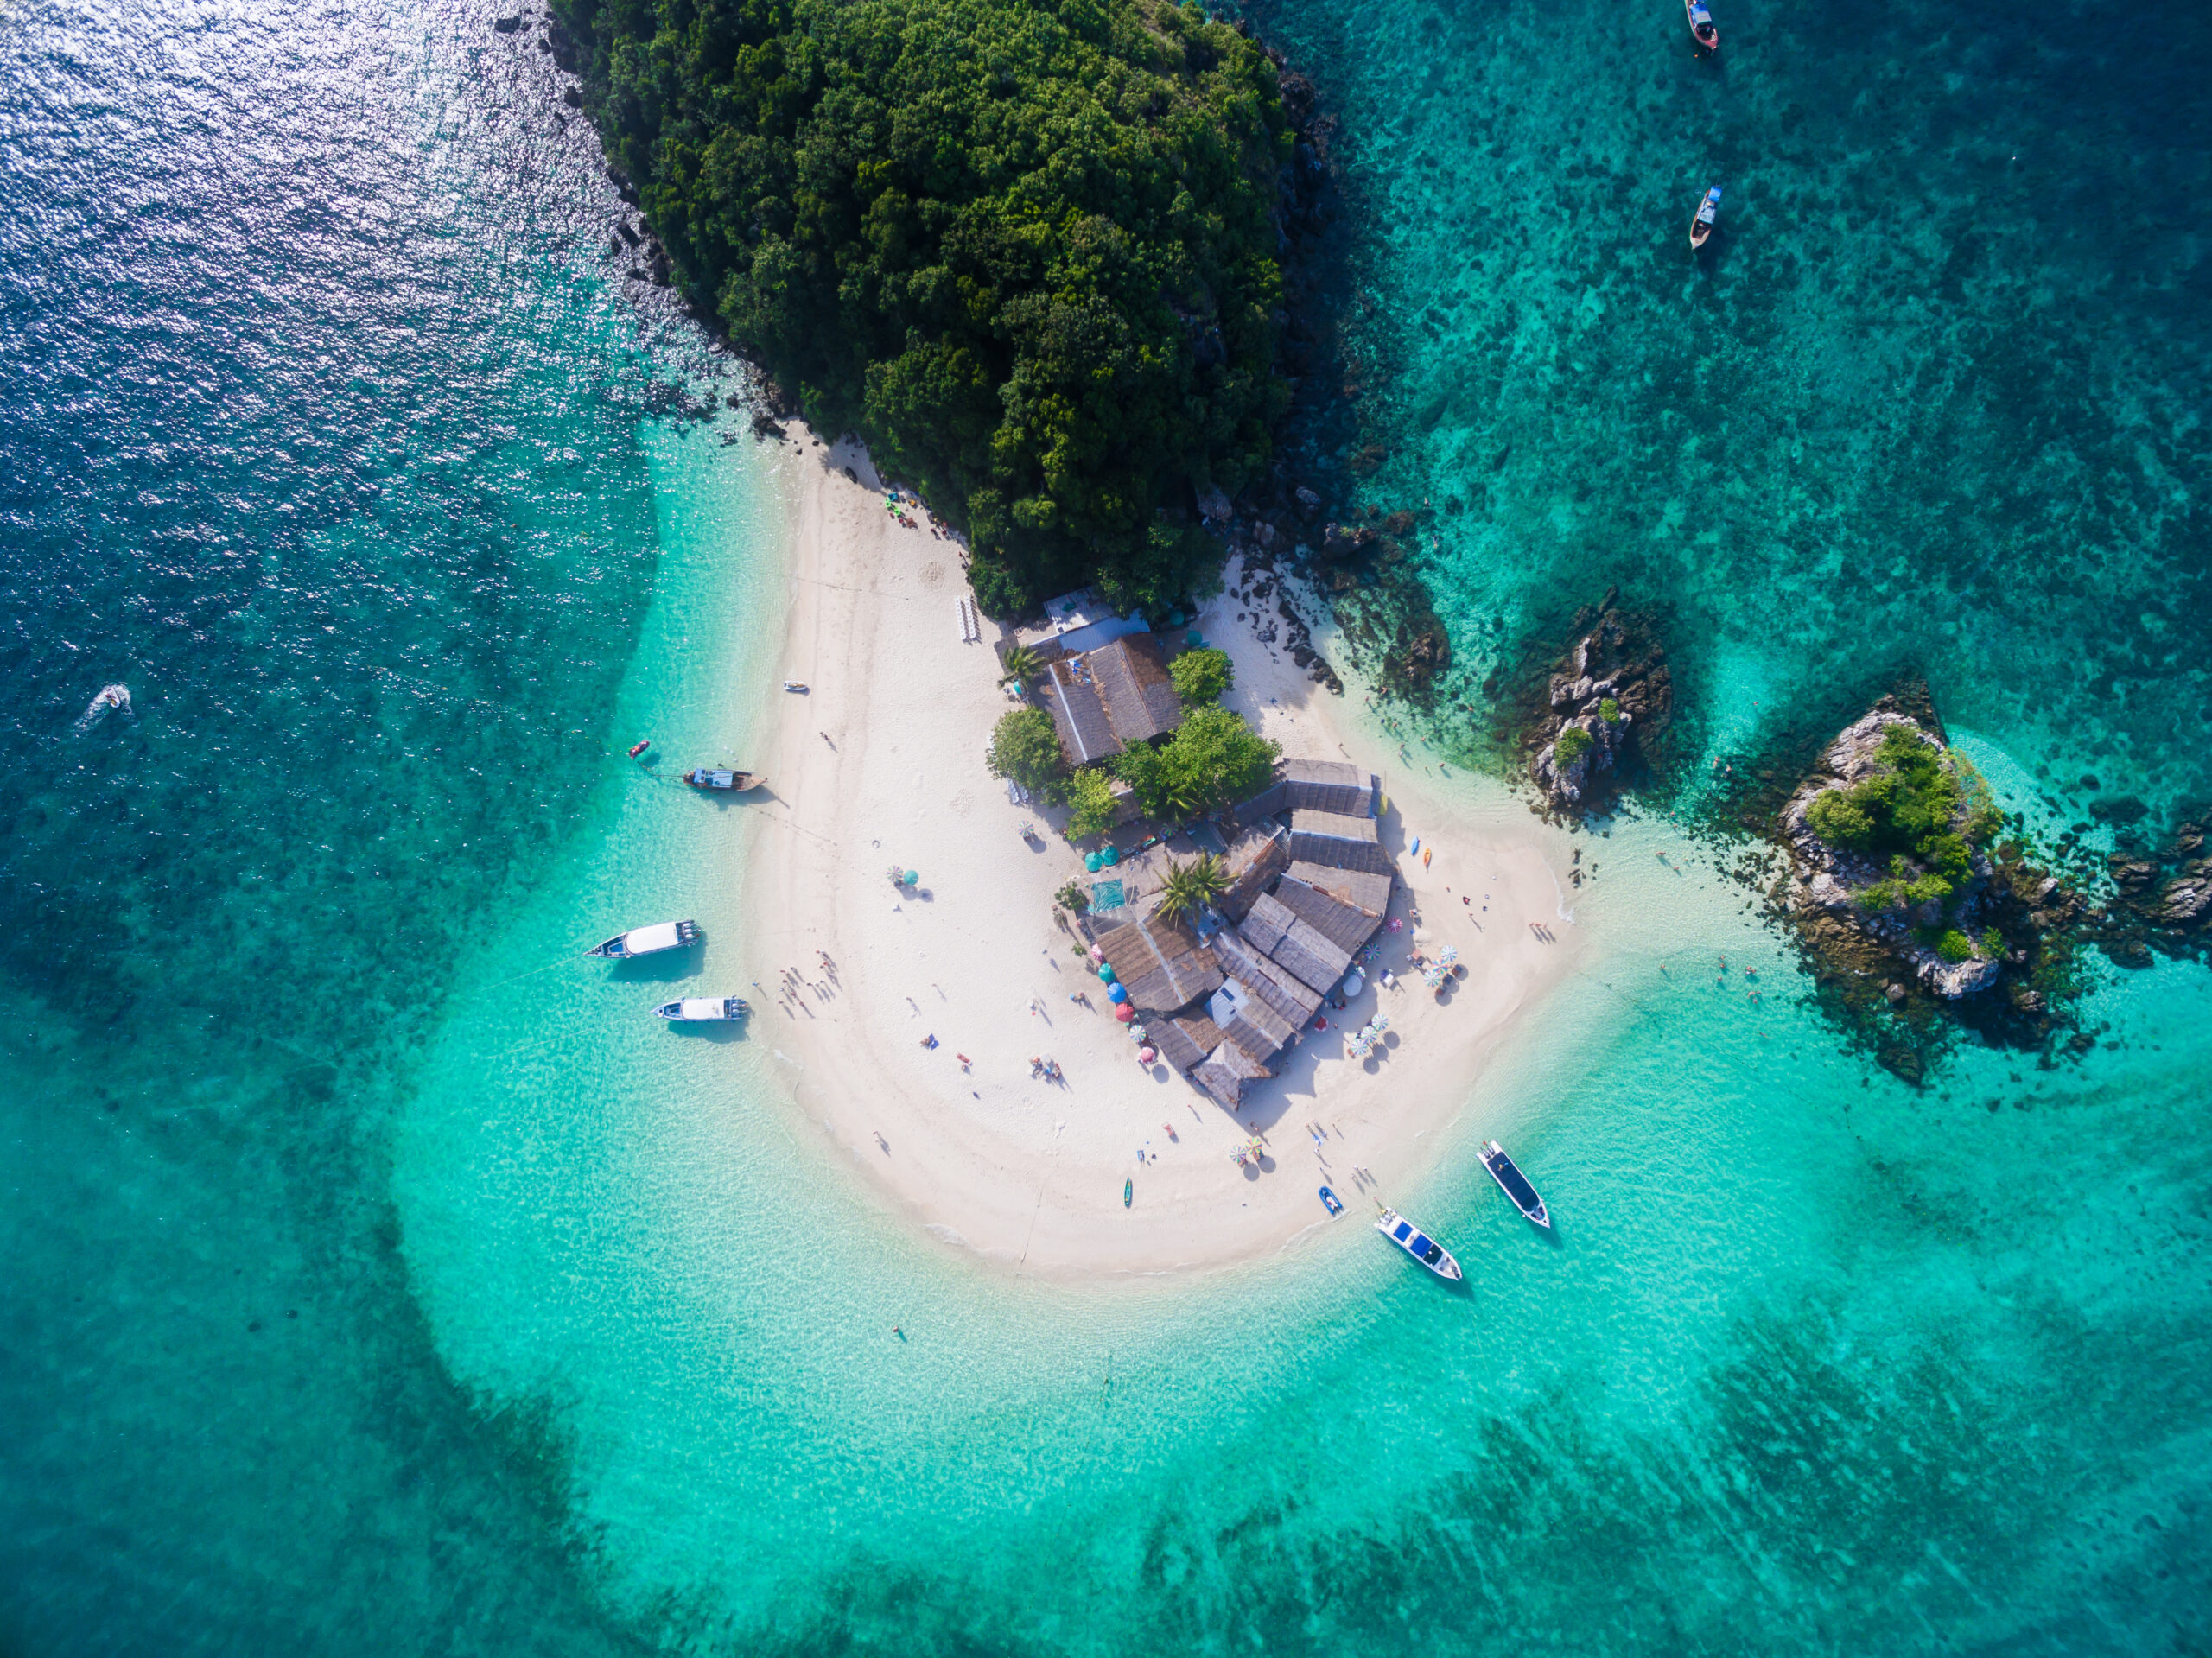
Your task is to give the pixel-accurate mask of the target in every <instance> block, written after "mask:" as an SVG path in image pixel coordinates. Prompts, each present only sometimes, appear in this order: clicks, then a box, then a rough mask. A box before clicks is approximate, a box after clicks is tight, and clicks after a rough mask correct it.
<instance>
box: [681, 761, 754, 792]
mask: <svg viewBox="0 0 2212 1658" xmlns="http://www.w3.org/2000/svg"><path fill="white" fill-rule="evenodd" d="M683 780H684V781H685V782H686V783H688V784H690V785H691V786H692V787H693V788H695V789H734V790H735V791H737V792H738V793H740V794H743V793H744V792H745V791H747V789H757V788H759V787H760V785H762V784H764V783H766V781H767V780H768V779H767V778H764V777H762V776H761V775H760V773H759V772H738V771H733V770H731V769H730V768H729V767H728V766H715V765H697V766H694V767H693V768H692V769H691V770H690V771H689V772H685V773H684V774H683Z"/></svg>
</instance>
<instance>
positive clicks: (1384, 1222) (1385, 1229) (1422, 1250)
mask: <svg viewBox="0 0 2212 1658" xmlns="http://www.w3.org/2000/svg"><path fill="white" fill-rule="evenodd" d="M1375 1229H1376V1231H1378V1232H1380V1233H1381V1234H1382V1235H1383V1236H1384V1237H1386V1238H1388V1239H1389V1240H1390V1242H1393V1243H1395V1244H1396V1245H1397V1246H1398V1248H1401V1249H1403V1250H1404V1251H1405V1252H1406V1253H1407V1254H1408V1255H1411V1256H1412V1257H1413V1258H1414V1260H1415V1261H1419V1262H1421V1265H1422V1266H1424V1267H1427V1268H1428V1269H1429V1271H1431V1272H1433V1273H1434V1274H1436V1275H1437V1276H1438V1277H1439V1278H1445V1279H1449V1280H1451V1281H1452V1282H1453V1283H1454V1284H1456V1283H1458V1282H1459V1281H1460V1280H1461V1279H1463V1278H1464V1277H1465V1276H1466V1274H1464V1273H1462V1272H1461V1271H1460V1270H1459V1262H1458V1261H1454V1260H1452V1252H1451V1251H1450V1250H1449V1249H1447V1248H1445V1247H1444V1246H1443V1245H1442V1244H1440V1243H1439V1242H1437V1241H1436V1240H1435V1239H1433V1238H1432V1237H1429V1236H1426V1235H1424V1234H1423V1233H1422V1231H1421V1228H1419V1227H1418V1226H1415V1225H1414V1223H1412V1222H1411V1221H1409V1220H1408V1219H1406V1217H1404V1216H1402V1215H1401V1214H1399V1213H1398V1211H1397V1210H1395V1209H1386V1210H1383V1213H1382V1215H1381V1217H1379V1218H1377V1220H1376V1223H1375Z"/></svg>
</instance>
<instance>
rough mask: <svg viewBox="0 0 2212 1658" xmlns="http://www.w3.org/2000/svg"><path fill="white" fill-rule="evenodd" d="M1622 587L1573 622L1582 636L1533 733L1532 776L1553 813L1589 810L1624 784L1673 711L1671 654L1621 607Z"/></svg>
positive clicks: (1554, 682) (1555, 680)
mask: <svg viewBox="0 0 2212 1658" xmlns="http://www.w3.org/2000/svg"><path fill="white" fill-rule="evenodd" d="M1618 597H1619V590H1618V588H1615V589H1611V590H1610V591H1608V592H1607V593H1606V594H1605V599H1604V600H1603V601H1602V602H1601V603H1600V604H1599V607H1598V608H1597V610H1596V611H1594V612H1592V611H1588V610H1585V611H1584V612H1582V613H1580V614H1579V615H1578V616H1577V617H1576V618H1575V627H1576V632H1577V633H1578V635H1579V637H1578V638H1576V639H1575V642H1574V645H1573V648H1572V649H1571V650H1569V651H1568V652H1567V658H1566V661H1565V662H1564V663H1563V664H1562V665H1561V666H1560V669H1559V670H1558V671H1557V672H1555V673H1554V674H1553V675H1552V678H1551V694H1550V704H1549V709H1548V713H1547V714H1546V715H1542V716H1541V717H1540V718H1539V720H1538V721H1537V725H1536V728H1535V731H1534V732H1533V733H1532V734H1530V739H1529V740H1532V741H1533V743H1534V745H1535V755H1534V757H1533V758H1532V759H1531V760H1530V761H1529V775H1530V776H1531V777H1532V778H1534V779H1535V785H1536V786H1537V788H1539V789H1541V791H1543V793H1544V797H1545V799H1546V800H1547V801H1548V803H1549V804H1550V805H1551V807H1552V808H1553V810H1557V811H1562V812H1582V811H1587V810H1592V809H1593V808H1594V807H1596V806H1597V805H1599V804H1602V802H1603V801H1604V800H1605V797H1607V796H1609V795H1610V794H1611V792H1612V791H1614V790H1616V789H1618V787H1619V786H1620V784H1621V780H1622V774H1623V772H1624V771H1625V770H1626V769H1627V767H1628V765H1629V764H1630V761H1631V760H1632V759H1637V758H1648V754H1649V744H1650V742H1651V740H1653V739H1654V738H1655V737H1656V735H1657V734H1658V733H1659V732H1660V731H1661V730H1662V729H1663V728H1664V727H1665V725H1666V722H1667V721H1668V718H1669V715H1671V714H1672V712H1673V708H1674V685H1673V681H1672V678H1671V677H1670V675H1669V672H1668V669H1667V657H1666V652H1665V651H1663V650H1662V649H1661V648H1660V646H1659V645H1658V642H1657V640H1656V638H1652V637H1650V635H1649V631H1648V630H1647V629H1646V628H1644V627H1643V626H1642V625H1641V624H1640V623H1639V622H1638V621H1637V619H1635V618H1632V617H1630V616H1628V615H1626V614H1624V613H1623V612H1621V611H1620V610H1619V609H1618V607H1617V603H1616V601H1617V600H1618Z"/></svg>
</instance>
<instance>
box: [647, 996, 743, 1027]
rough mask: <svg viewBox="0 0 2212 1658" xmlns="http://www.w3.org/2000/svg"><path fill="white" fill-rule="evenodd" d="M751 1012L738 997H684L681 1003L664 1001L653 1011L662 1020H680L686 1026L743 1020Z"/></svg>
mask: <svg viewBox="0 0 2212 1658" xmlns="http://www.w3.org/2000/svg"><path fill="white" fill-rule="evenodd" d="M752 1011H753V1010H752V1008H750V1007H747V1006H746V1004H745V1001H744V1000H743V999H742V998H741V997H738V996H686V997H684V999H683V1001H664V1002H663V1003H661V1005H660V1006H659V1007H656V1008H654V1009H653V1012H655V1013H658V1014H659V1015H660V1016H661V1017H662V1018H663V1019H674V1020H683V1021H684V1022H685V1023H686V1024H696V1023H697V1022H698V1021H700V1020H713V1019H743V1018H744V1017H745V1016H746V1015H747V1013H751V1012H752Z"/></svg>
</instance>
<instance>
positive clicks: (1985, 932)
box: [1981, 927, 2005, 961]
mask: <svg viewBox="0 0 2212 1658" xmlns="http://www.w3.org/2000/svg"><path fill="white" fill-rule="evenodd" d="M1981 953H1982V954H1983V955H1984V956H1988V957H1989V958H1990V959H1991V960H1992V961H1995V960H1996V959H1997V958H1998V957H1999V956H2002V955H2004V953H2005V935H2004V934H2003V933H2001V932H1999V931H1997V929H1996V928H1994V927H1985V928H1983V929H1982V931H1981Z"/></svg>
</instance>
